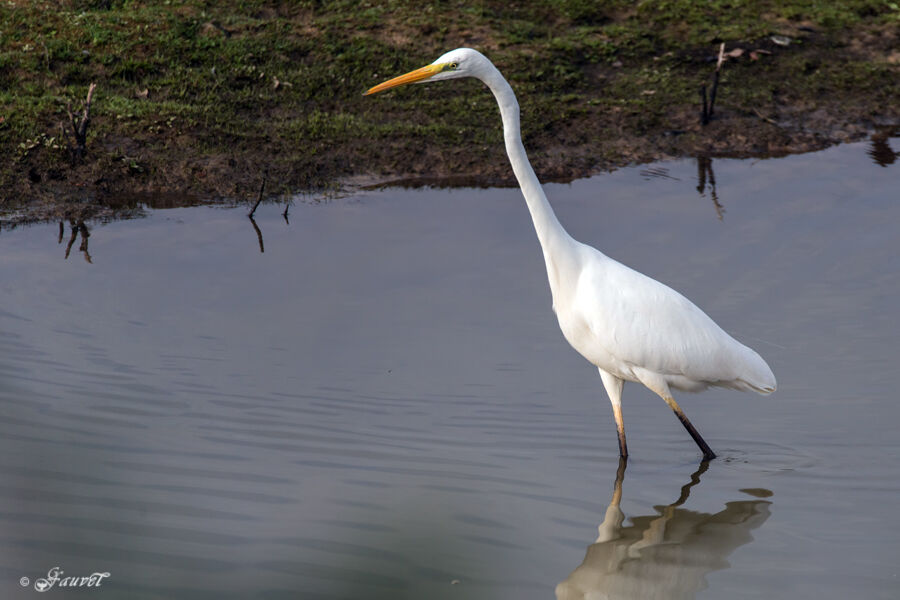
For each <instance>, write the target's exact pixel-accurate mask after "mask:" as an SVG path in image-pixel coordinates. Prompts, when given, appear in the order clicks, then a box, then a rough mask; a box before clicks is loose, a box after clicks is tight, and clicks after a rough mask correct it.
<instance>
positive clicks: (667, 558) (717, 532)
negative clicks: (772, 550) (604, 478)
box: [556, 460, 771, 600]
mask: <svg viewBox="0 0 900 600" xmlns="http://www.w3.org/2000/svg"><path fill="white" fill-rule="evenodd" d="M625 465H626V462H625V461H624V460H621V461H620V462H619V469H618V471H617V472H616V485H615V490H614V491H613V496H612V500H611V501H610V503H609V508H607V509H606V516H605V517H604V519H603V522H602V523H601V524H600V526H599V528H598V529H599V535H598V537H597V541H596V542H594V543H593V544H591V545H590V546H588V549H587V553H586V554H585V557H584V561H583V562H582V563H581V565H580V566H579V567H578V568H576V569H575V570H574V571H572V573H571V574H570V575H569V576H568V577H567V578H566V580H565V581H563V582H562V583H560V584H559V585H558V586H556V598H557V600H587V599H591V600H593V599H597V600H599V599H601V598H602V599H609V600H613V599H617V598H622V599H629V600H633V599H635V598H666V599H667V600H675V599H688V598H694V597H695V595H696V594H697V592H698V591H700V590H702V589H704V588H705V587H706V579H705V578H706V574H707V573H711V572H713V571H718V570H721V569H727V568H728V567H729V566H730V565H729V563H728V561H727V557H728V555H729V554H731V553H732V552H733V551H734V550H735V549H737V548H738V547H740V546H742V545H744V544H746V543H748V542H750V541H752V540H753V536H751V535H750V531H751V530H752V529H756V528H757V527H759V526H760V525H762V524H763V523H764V522H765V521H766V519H768V518H769V506H770V505H771V502H769V501H767V500H760V499H756V500H739V501H735V502H728V503H726V504H725V508H724V509H723V510H721V511H719V512H717V513H715V514H709V513H703V512H695V511H692V510H687V509H684V508H681V506H682V505H683V504H684V503H685V502H686V501H687V499H688V495H689V494H690V491H691V488H692V487H694V486H695V485H697V484H698V483H700V476H701V475H702V474H703V473H704V472H705V471H706V470H707V468H709V463H708V462H703V463H702V464H701V465H700V468H699V469H698V470H697V472H695V473H694V474H693V475H691V481H690V482H689V483H687V484H686V485H685V486H684V487H682V488H681V495H680V496H679V498H678V499H677V500H676V501H675V502H673V503H672V504H669V505H668V506H662V507H657V508H656V510H657V511H658V514H656V515H647V516H640V517H633V518H632V519H631V520H630V521H631V524H630V525H623V523H624V521H625V515H624V514H623V513H622V510H621V509H620V508H619V504H620V502H621V500H622V482H623V480H624V477H625ZM744 491H745V492H746V493H748V494H750V495H752V496H758V497H768V496H771V492H769V491H768V490H762V489H757V490H744Z"/></svg>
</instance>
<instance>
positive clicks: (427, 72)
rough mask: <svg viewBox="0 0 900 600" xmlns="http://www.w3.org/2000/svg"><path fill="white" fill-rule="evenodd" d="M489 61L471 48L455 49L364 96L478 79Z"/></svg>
mask: <svg viewBox="0 0 900 600" xmlns="http://www.w3.org/2000/svg"><path fill="white" fill-rule="evenodd" d="M490 65H491V63H490V61H489V60H488V59H487V58H485V57H484V55H483V54H482V53H481V52H479V51H478V50H472V49H471V48H457V49H456V50H451V51H450V52H447V53H446V54H444V55H443V56H441V57H440V58H439V59H437V60H436V61H434V62H433V63H431V64H430V65H425V66H424V67H422V68H421V69H416V70H415V71H410V72H409V73H407V74H405V75H400V76H399V77H394V78H393V79H390V80H388V81H385V82H384V83H381V84H379V85H376V86H375V87H373V88H371V89H369V90H368V91H367V92H366V93H365V95H366V96H368V95H369V94H377V93H378V92H382V91H384V90H387V89H390V88H392V87H397V86H400V85H406V84H407V83H421V82H425V81H442V80H444V79H459V78H461V77H479V76H480V75H481V74H482V73H483V71H484V69H485V68H489V67H490Z"/></svg>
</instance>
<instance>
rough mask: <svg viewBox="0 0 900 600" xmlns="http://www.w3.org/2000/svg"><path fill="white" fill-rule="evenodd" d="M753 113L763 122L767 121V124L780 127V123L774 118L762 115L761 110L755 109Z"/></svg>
mask: <svg viewBox="0 0 900 600" xmlns="http://www.w3.org/2000/svg"><path fill="white" fill-rule="evenodd" d="M753 112H754V114H755V115H756V116H757V117H759V118H760V119H762V120H763V121H765V122H766V123H771V124H772V125H778V121H776V120H775V119H773V118H771V117H767V116H766V115H764V114H762V113H761V112H759V110H757V109H755V108H754V109H753Z"/></svg>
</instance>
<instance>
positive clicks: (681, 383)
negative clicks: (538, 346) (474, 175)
mask: <svg viewBox="0 0 900 600" xmlns="http://www.w3.org/2000/svg"><path fill="white" fill-rule="evenodd" d="M460 77H475V78H477V79H480V80H481V81H483V82H484V83H485V85H487V86H488V88H489V89H490V90H491V92H493V94H494V97H495V98H496V99H497V104H498V105H499V107H500V116H501V118H502V120H503V135H504V140H505V142H506V152H507V154H508V155H509V161H510V164H511V165H512V168H513V172H514V173H515V176H516V179H517V180H518V182H519V185H520V187H521V189H522V194H523V196H524V197H525V202H526V204H527V205H528V210H529V212H530V213H531V218H532V222H533V223H534V229H535V232H536V233H537V237H538V240H539V241H540V244H541V248H542V250H543V252H544V262H545V265H546V267H547V278H548V280H549V282H550V291H551V293H552V295H553V310H554V312H555V313H556V316H557V319H558V320H559V326H560V329H562V332H563V335H564V336H565V338H566V340H567V341H568V342H569V343H570V344H571V345H572V347H573V348H575V350H577V351H578V352H579V353H580V354H581V355H582V356H584V357H585V358H586V359H587V360H588V361H590V362H591V363H592V364H594V365H595V366H596V367H597V368H598V369H599V371H600V375H601V378H602V380H603V385H604V387H605V388H606V391H607V394H608V395H609V399H610V402H611V403H612V406H613V414H614V416H615V419H616V426H617V429H618V435H619V451H620V454H621V456H623V457H627V456H628V450H627V446H626V444H625V427H624V423H623V420H622V407H621V399H622V386H623V383H624V382H625V381H635V382H639V383H642V384H644V385H645V386H647V387H648V388H650V389H651V390H653V391H654V392H656V393H657V394H658V395H659V396H661V397H662V398H663V400H665V401H666V403H667V404H668V405H669V406H670V407H671V408H672V409H673V410H674V411H675V414H676V415H677V416H678V418H679V420H681V422H682V424H683V425H684V426H685V428H686V429H687V430H688V432H689V433H690V434H691V436H692V437H693V438H694V441H695V442H696V443H697V445H698V446H699V447H700V449H701V450H702V451H703V455H704V458H705V459H711V458H714V457H715V454H714V453H713V452H712V450H711V449H710V448H709V446H708V445H707V444H706V442H705V441H704V440H703V438H702V437H701V436H700V434H699V433H698V432H697V430H696V429H695V428H694V427H693V425H692V424H691V422H690V421H689V420H688V419H687V417H686V416H685V415H684V412H683V411H682V410H681V408H680V407H679V406H678V404H677V403H676V402H675V400H674V398H672V394H671V391H670V390H671V389H677V390H684V391H700V390H703V389H706V388H707V387H710V386H718V387H725V388H732V389H737V390H744V391H754V392H758V393H761V394H769V393H771V392H773V391H775V376H774V375H773V374H772V371H771V369H769V366H768V365H767V364H766V363H765V361H764V360H763V359H762V358H761V357H760V356H759V355H758V354H757V353H756V352H754V351H753V350H751V349H750V348H748V347H747V346H744V345H743V344H741V343H740V342H738V341H737V340H735V339H734V338H732V337H731V336H730V335H728V334H727V333H725V332H724V331H723V330H722V329H721V328H720V327H719V326H718V325H716V323H715V322H714V321H713V320H712V319H710V318H709V317H708V316H707V315H706V314H705V313H704V312H703V311H702V310H700V309H699V308H697V306H695V305H694V304H693V303H692V302H691V301H690V300H688V299H687V298H685V297H684V296H682V295H681V294H679V293H678V292H676V291H675V290H673V289H671V288H669V287H668V286H666V285H664V284H662V283H660V282H658V281H656V280H654V279H651V278H650V277H647V276H646V275H643V274H641V273H638V272H637V271H635V270H633V269H630V268H629V267H626V266H625V265H623V264H621V263H619V262H616V261H615V260H613V259H611V258H609V257H608V256H606V255H605V254H603V253H602V252H600V251H598V250H596V249H595V248H592V247H590V246H588V245H586V244H582V243H580V242H577V241H575V240H574V239H572V237H571V236H569V234H568V233H567V232H566V230H565V229H564V228H563V227H562V225H561V224H560V223H559V221H558V220H557V218H556V215H555V214H554V213H553V209H552V208H551V206H550V204H549V202H548V201H547V197H546V196H545V195H544V191H543V188H542V187H541V184H540V182H539V181H538V179H537V176H536V175H535V174H534V170H533V169H532V168H531V164H530V163H529V162H528V157H527V156H526V154H525V148H524V146H523V145H522V137H521V133H520V128H519V104H518V102H517V101H516V96H515V94H514V93H513V91H512V88H511V87H510V85H509V83H508V82H507V81H506V79H504V78H503V75H501V74H500V71H498V70H497V68H496V67H495V66H494V65H493V64H492V63H491V62H490V61H489V60H488V59H487V58H485V57H484V56H483V55H482V54H481V53H479V52H477V51H476V50H472V49H470V48H459V49H457V50H453V51H451V52H448V53H446V54H444V55H443V56H441V57H440V58H439V59H437V60H436V61H435V62H433V63H432V64H430V65H427V66H425V67H422V68H421V69H417V70H415V71H412V72H410V73H407V74H406V75H401V76H400V77H396V78H394V79H391V80H390V81H386V82H384V83H382V84H380V85H378V86H375V87H373V88H372V89H370V90H369V91H368V92H366V94H373V93H376V92H380V91H382V90H385V89H388V88H391V87H395V86H398V85H403V84H406V83H414V82H419V81H426V80H429V81H437V80H442V79H455V78H460Z"/></svg>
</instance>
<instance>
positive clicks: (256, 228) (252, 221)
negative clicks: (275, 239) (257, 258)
mask: <svg viewBox="0 0 900 600" xmlns="http://www.w3.org/2000/svg"><path fill="white" fill-rule="evenodd" d="M253 210H256V208H255V207H254V209H253ZM247 218H249V219H250V224H251V225H253V229H254V231H256V239H257V240H259V252H260V254H263V253H265V251H266V247H265V245H263V236H262V231H261V230H260V229H259V225H257V224H256V219H254V218H253V215H247Z"/></svg>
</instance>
